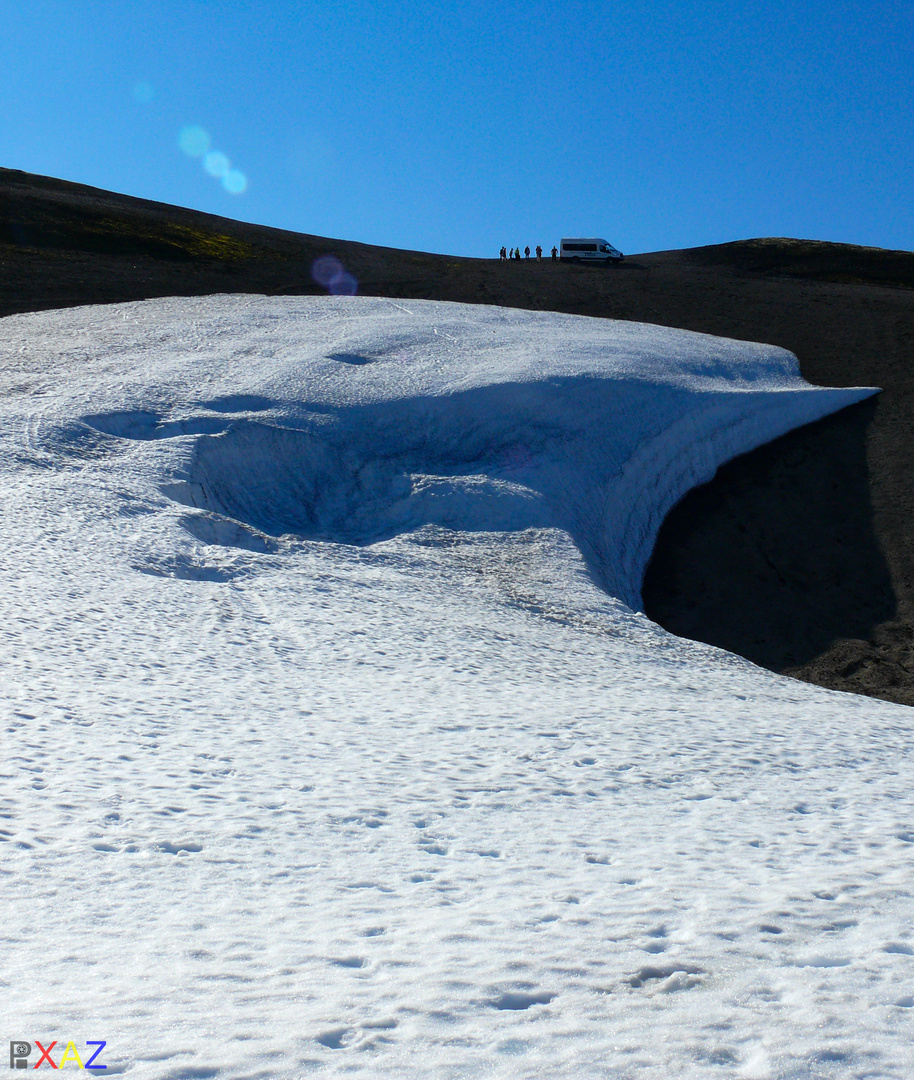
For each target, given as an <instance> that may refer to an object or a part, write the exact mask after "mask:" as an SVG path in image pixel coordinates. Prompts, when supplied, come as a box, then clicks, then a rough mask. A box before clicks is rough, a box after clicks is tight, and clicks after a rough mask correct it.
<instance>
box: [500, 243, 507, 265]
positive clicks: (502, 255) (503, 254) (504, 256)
mask: <svg viewBox="0 0 914 1080" xmlns="http://www.w3.org/2000/svg"><path fill="white" fill-rule="evenodd" d="M498 254H499V256H500V258H501V261H502V262H505V261H506V259H507V258H508V252H507V250H506V249H505V248H504V247H502V249H501V251H499V253H498Z"/></svg>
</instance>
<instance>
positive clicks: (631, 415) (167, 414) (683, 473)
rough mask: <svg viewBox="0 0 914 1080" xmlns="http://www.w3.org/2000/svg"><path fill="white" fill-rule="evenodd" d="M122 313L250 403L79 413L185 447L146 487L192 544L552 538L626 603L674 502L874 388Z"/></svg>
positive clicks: (504, 337) (458, 339) (756, 370)
mask: <svg viewBox="0 0 914 1080" xmlns="http://www.w3.org/2000/svg"><path fill="white" fill-rule="evenodd" d="M201 309H202V310H203V311H204V312H206V321H205V322H201V321H200V319H199V315H198V313H199V312H200V311H201ZM128 311H129V315H128V314H126V312H128ZM227 312H231V313H232V315H231V316H227V314H226V313H227ZM228 317H231V318H233V319H234V320H237V322H233V323H232V329H231V330H230V331H227V327H226V319H227V318H228ZM124 318H125V319H129V325H130V335H131V341H132V343H133V347H135V348H137V349H139V350H144V349H145V348H146V347H147V341H150V343H151V340H152V339H153V337H155V338H156V339H157V340H156V344H155V352H156V353H157V355H159V356H167V357H168V358H169V359H171V360H174V361H178V359H179V358H180V357H181V356H182V355H184V356H188V357H189V358H190V357H192V358H193V359H194V360H195V361H196V363H197V364H199V365H200V370H199V371H197V372H196V374H197V375H198V376H199V377H200V379H201V381H202V380H203V379H210V378H212V371H213V365H214V363H215V364H217V365H218V367H219V369H220V371H219V374H220V377H221V379H222V380H224V381H226V382H227V383H229V384H231V382H232V379H233V377H234V378H243V379H244V381H245V384H246V385H248V386H252V385H254V386H256V387H257V390H258V392H257V393H255V394H251V393H248V394H247V395H238V394H236V395H231V394H225V395H223V396H219V397H213V398H207V397H205V396H200V397H198V398H197V399H196V400H193V395H192V380H193V378H194V375H195V372H194V370H193V367H192V366H190V365H188V366H185V368H184V369H183V370H181V369H180V368H179V372H180V374H179V376H178V380H177V381H176V383H175V390H174V394H173V395H169V394H168V392H167V391H166V390H165V388H164V387H159V388H158V390H157V392H158V393H159V394H160V395H161V397H162V403H161V408H160V409H158V410H156V411H149V410H148V409H142V410H141V409H137V408H129V407H127V401H128V400H129V399H130V397H131V395H132V396H133V397H136V394H137V390H138V389H139V387H134V386H131V383H129V382H125V384H124V386H123V390H122V394H123V398H124V403H123V404H122V405H121V406H120V407H119V408H118V407H113V408H111V409H110V410H109V411H107V412H105V413H91V414H86V415H85V416H84V417H82V418H81V419H82V422H83V423H84V424H85V425H86V427H87V429H89V431H91V432H101V433H103V434H105V435H108V436H111V437H112V438H114V439H126V440H138V441H162V440H168V441H170V442H172V443H174V442H180V443H181V449H182V451H183V460H182V463H181V465H180V466H176V465H174V464H173V465H172V466H171V478H170V479H169V480H167V481H164V482H163V484H162V490H163V491H164V492H166V493H167V494H168V495H169V496H170V497H171V498H172V499H174V500H175V501H177V502H179V503H182V504H184V505H186V506H189V507H193V508H195V509H198V510H203V511H206V512H207V513H208V514H209V515H211V518H210V524H209V526H203V525H201V524H200V523H199V522H198V523H197V524H196V525H193V524H192V525H191V529H192V531H193V529H197V530H198V535H199V529H201V528H206V529H207V530H208V531H207V533H206V535H208V536H210V537H213V536H215V535H216V534H215V533H214V532H213V521H214V520H215V519H225V520H226V521H229V522H232V523H236V524H234V525H232V527H231V532H232V534H233V535H234V536H235V538H236V541H235V542H236V543H240V544H241V546H245V541H244V537H247V543H249V544H253V545H254V546H255V547H259V548H264V549H265V545H266V547H268V546H269V540H268V539H266V538H267V537H277V536H282V535H290V536H297V537H299V538H303V539H308V540H318V541H327V542H333V543H342V544H371V543H374V542H377V541H380V540H386V539H389V538H390V537H392V536H396V535H398V534H401V533H404V532H408V531H411V530H415V529H418V528H421V527H422V526H426V525H437V526H441V527H446V528H448V529H453V530H458V531H467V530H469V531H519V530H523V529H528V528H546V527H555V528H560V529H563V530H565V531H567V532H568V533H569V534H570V535H571V536H572V537H573V538H574V540H575V543H576V544H577V545H578V547H579V549H580V550H581V552H582V553H583V555H584V557H585V559H586V560H587V563H588V565H589V566H590V568H591V570H592V572H593V573H594V576H595V578H596V580H597V581H598V583H599V584H600V585H601V587H602V588H604V589H605V590H606V591H607V592H609V593H610V595H612V596H615V597H617V598H618V599H620V600H621V601H622V602H623V603H625V604H626V605H628V606H630V607H632V608H635V609H637V608H639V606H640V584H641V579H642V577H643V574H644V569H645V566H646V564H647V561H648V559H649V558H650V553H651V550H652V547H653V543H654V540H655V539H656V535H657V530H658V528H659V526H660V523H661V522H662V520H663V517H664V516H665V514H666V513H667V512H668V511H669V509H670V508H671V507H672V506H673V505H674V504H675V503H676V502H677V501H678V500H679V499H680V498H681V497H682V495H683V494H684V493H685V492H686V491H688V490H689V489H690V488H691V487H693V486H695V485H697V484H700V483H703V482H705V481H706V480H708V479H710V478H711V477H712V476H713V475H714V472H715V470H716V469H717V467H718V466H719V465H720V464H721V463H722V462H724V461H728V460H729V459H731V458H733V457H735V456H736V455H738V454H741V453H744V452H746V451H748V450H751V449H753V448H755V447H756V446H759V445H760V444H762V443H764V442H767V441H769V440H771V439H774V438H776V437H777V436H779V435H782V434H784V433H785V432H787V431H789V430H791V429H792V428H794V427H797V426H799V425H801V424H805V423H809V422H810V421H812V420H816V419H818V418H820V417H822V416H824V415H826V414H828V413H830V412H833V411H835V410H837V409H840V408H842V407H844V406H845V405H848V404H850V403H852V402H854V401H859V400H861V399H862V398H864V397H866V396H868V395H870V394H872V393H874V392H875V391H874V390H872V389H865V388H857V389H841V390H822V389H816V388H813V387H811V386H809V385H808V384H807V383H806V382H805V381H804V380H803V379H802V378H801V377H800V374H799V369H798V365H797V362H796V359H795V357H793V356H792V355H791V354H789V353H787V352H786V351H784V350H782V349H778V348H775V347H772V346H764V345H756V344H750V343H745V342H731V341H724V340H722V339H716V338H711V337H708V336H705V335H701V334H692V333H688V332H686V331H680V330H671V329H667V328H663V327H656V326H645V325H639V324H632V323H617V322H612V321H609V320H599V319H589V318H583V317H576V316H566V315H557V314H549V313H547V314H543V313H532V312H515V311H509V310H505V309H498V308H474V307H467V306H464V305H458V304H445V303H434V302H421V301H413V302H410V305H409V308H408V310H407V309H406V308H405V307H403V306H399V305H397V304H393V303H391V302H390V301H385V300H382V299H360V300H354V299H349V298H346V299H345V300H341V299H333V298H327V299H314V300H310V301H302V300H300V299H294V300H288V299H273V300H266V299H255V298H242V299H239V298H237V297H233V298H232V299H228V298H226V299H223V300H220V301H212V302H209V304H208V306H205V302H201V301H182V302H178V301H167V302H158V303H153V304H146V305H130V306H128V307H127V308H126V309H125V315H124ZM179 327H180V328H181V330H179V329H178V328H179ZM166 328H167V330H166ZM188 328H192V330H191V333H192V334H193V337H194V344H193V346H192V350H193V351H188V347H187V341H186V337H185V334H186V332H187V329H188ZM163 330H166V336H165V337H164V340H163V339H162V334H163ZM110 333H111V335H112V338H111V344H112V345H114V344H115V342H116V341H117V340H118V338H122V337H123V332H121V333H118V327H116V326H113V327H112V328H111V330H110ZM170 335H173V336H170ZM93 336H94V342H95V347H96V348H99V349H104V347H105V336H104V334H102V335H99V334H98V333H96V334H94V335H93ZM201 353H202V354H203V355H202V356H201V355H200V354H201ZM231 364H235V365H236V366H237V371H236V372H232V371H230V370H227V369H226V365H231ZM249 372H250V374H249ZM255 372H256V375H255V377H254V378H253V380H252V379H251V374H253V373H255ZM79 377H80V378H86V377H91V376H90V375H89V372H85V371H84V372H81V373H80V375H79ZM141 385H142V384H140V386H141ZM108 392H109V395H110V390H109V391H108ZM139 392H140V393H141V394H142V393H143V392H144V390H142V389H139ZM188 398H190V399H191V400H188ZM237 523H240V524H241V526H242V527H243V528H242V530H241V531H240V532H239V530H238V528H237ZM247 530H252V531H250V532H248V531H247ZM220 535H223V536H225V535H228V532H226V530H225V529H224V528H223V529H222V531H221V532H220Z"/></svg>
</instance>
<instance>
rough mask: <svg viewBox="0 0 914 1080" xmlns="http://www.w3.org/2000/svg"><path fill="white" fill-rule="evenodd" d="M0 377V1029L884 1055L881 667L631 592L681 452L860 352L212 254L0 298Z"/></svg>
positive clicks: (728, 1057)
mask: <svg viewBox="0 0 914 1080" xmlns="http://www.w3.org/2000/svg"><path fill="white" fill-rule="evenodd" d="M0 389H2V392H0V420H2V422H0V571H2V574H3V588H2V589H0V660H2V669H0V670H2V673H3V680H2V684H0V719H2V722H3V726H4V730H5V732H6V733H7V740H8V743H7V745H8V747H9V749H8V752H7V754H6V757H5V759H4V764H3V769H2V784H0V851H2V855H3V859H2V862H0V888H2V895H3V900H4V923H3V934H4V939H5V943H6V946H7V947H6V948H5V949H4V950H3V962H2V971H0V979H2V982H3V987H4V992H5V993H4V1006H3V1013H4V1017H5V1023H4V1030H5V1031H6V1032H7V1037H8V1038H9V1039H11V1040H18V1041H19V1042H21V1043H22V1045H23V1046H26V1045H28V1046H30V1047H36V1046H37V1042H38V1041H41V1043H42V1045H43V1046H49V1045H50V1043H51V1042H54V1041H55V1040H56V1044H55V1048H54V1049H53V1050H52V1052H51V1056H52V1059H53V1061H54V1062H55V1063H56V1064H58V1065H59V1064H60V1063H61V1062H62V1061H63V1057H64V1055H65V1054H66V1057H67V1062H66V1064H67V1065H69V1064H71V1063H75V1062H76V1060H77V1059H76V1057H75V1056H74V1055H75V1054H76V1053H77V1052H78V1053H79V1054H80V1055H81V1056H82V1060H83V1061H86V1060H87V1059H88V1058H89V1057H90V1054H91V1052H92V1050H93V1049H94V1046H90V1045H88V1044H89V1043H90V1042H92V1043H95V1044H97V1043H98V1041H100V1040H102V1041H105V1042H106V1045H105V1048H104V1054H103V1055H102V1057H101V1060H99V1059H96V1061H95V1064H96V1065H98V1064H102V1065H105V1066H107V1069H106V1071H107V1072H108V1073H112V1074H114V1073H117V1074H125V1075H127V1076H129V1077H131V1078H135V1080H190V1078H194V1077H195V1078H198V1080H199V1078H212V1080H242V1078H249V1080H254V1078H272V1077H277V1078H278V1077H289V1076H295V1077H298V1076H311V1075H314V1076H346V1077H365V1078H370V1080H375V1078H377V1077H385V1078H387V1077H390V1078H397V1077H399V1078H404V1080H406V1078H410V1080H416V1078H428V1080H442V1078H452V1080H457V1078H464V1077H477V1076H478V1077H481V1076H486V1077H493V1078H502V1080H508V1078H510V1080H521V1078H530V1077H537V1078H539V1077H549V1078H551V1080H589V1078H591V1077H594V1078H596V1077H631V1078H644V1080H648V1078H651V1080H654V1078H658V1077H670V1076H675V1077H682V1078H686V1077H690V1078H698V1077H700V1078H702V1080H704V1078H706V1077H715V1076H718V1075H721V1070H723V1073H725V1074H726V1075H739V1076H741V1077H745V1078H747V1080H748V1078H760V1080H761V1078H767V1080H777V1078H784V1080H787V1078H789V1077H801V1076H815V1077H822V1078H826V1077H834V1078H836V1080H837V1078H839V1077H840V1078H843V1077H846V1076H849V1075H864V1074H866V1075H877V1074H878V1075H880V1076H883V1075H884V1076H899V1077H900V1076H911V1075H914V1055H912V1049H911V1048H912V1046H914V1042H912V1040H911V1038H910V1032H909V1030H908V1027H909V1021H908V1020H907V1018H908V1017H910V1016H911V1015H914V1014H912V1013H911V1011H910V1010H911V1008H912V1007H914V998H912V996H911V977H910V976H911V973H910V964H911V956H912V955H914V944H912V941H911V925H912V917H914V907H912V901H911V891H910V880H911V854H912V852H914V807H912V804H911V792H912V790H914V762H912V755H911V736H910V710H908V709H905V708H903V707H901V706H893V705H890V704H888V703H885V702H879V701H873V700H870V699H859V698H855V697H853V696H851V695H841V694H834V693H829V692H827V691H823V690H820V689H818V688H816V687H812V686H808V685H805V684H802V683H798V682H794V681H792V680H790V679H785V678H780V677H778V676H775V675H773V674H771V673H770V672H765V671H761V670H760V669H758V668H755V667H753V665H751V664H749V663H748V662H747V661H745V660H742V659H741V658H739V657H736V656H732V655H729V654H727V653H723V652H721V651H719V650H716V649H713V648H710V647H708V646H704V645H701V644H698V643H695V642H688V641H683V640H681V639H678V638H675V637H673V636H672V635H670V634H667V633H665V632H664V631H663V630H661V629H660V628H659V627H657V626H655V625H654V624H652V623H651V622H650V621H649V620H648V619H647V618H646V617H645V616H644V615H643V614H641V613H639V611H638V606H639V598H638V591H639V585H640V581H641V575H642V572H643V568H644V564H645V561H646V559H647V558H648V555H649V552H650V548H651V544H652V542H653V537H654V535H655V532H656V529H657V525H658V524H659V522H660V520H661V518H662V517H663V515H664V513H665V512H666V510H667V508H668V507H669V506H670V505H672V503H673V502H675V500H676V499H678V498H679V497H680V496H681V494H682V493H683V492H684V491H685V490H686V489H687V488H689V487H690V486H691V485H693V484H696V483H699V482H701V481H702V480H704V479H706V478H707V477H709V476H710V475H711V474H712V473H713V471H714V470H715V468H716V467H717V466H718V465H719V464H720V463H721V462H722V461H725V460H726V459H728V458H729V457H731V456H733V455H734V454H737V453H741V452H743V451H745V450H748V449H750V448H752V447H754V446H756V445H758V444H759V443H761V442H764V441H765V440H766V439H771V438H774V437H775V436H777V435H779V434H781V433H782V432H784V431H786V430H788V429H789V428H790V427H792V426H794V425H796V424H800V423H805V422H807V421H810V420H814V419H815V418H817V417H819V416H822V415H824V414H825V413H827V412H829V411H831V410H833V409H838V408H841V407H842V406H844V405H846V404H848V403H850V402H852V401H856V400H859V399H860V398H862V397H865V396H866V395H867V394H870V393H872V392H873V391H872V390H867V389H851V390H822V389H816V388H814V387H811V386H808V385H807V384H806V383H804V382H803V380H802V379H801V378H800V377H799V375H798V372H797V365H796V361H795V359H794V358H793V357H792V356H791V355H790V354H788V353H786V352H783V351H781V350H779V349H774V348H770V347H768V346H764V345H753V344H747V343H741V342H733V341H722V340H719V339H715V338H709V337H702V336H699V335H695V334H687V333H682V332H679V331H674V330H668V329H663V328H659V327H651V326H639V325H634V324H628V323H613V322H609V321H603V320H594V319H586V318H574V317H568V316H561V315H552V314H542V313H539V314H534V313H528V312H519V311H508V310H500V309H496V308H472V307H466V306H459V305H452V304H436V303H419V302H410V303H404V304H397V303H393V302H391V301H387V300H381V299H356V298H316V299H311V298H305V299H303V298H283V299H267V298H264V297H236V296H231V297H210V298H206V299H171V300H158V301H150V302H145V303H138V304H125V305H116V306H111V307H95V308H82V309H73V310H68V311H58V312H46V313H42V314H36V315H23V316H14V317H10V318H7V319H3V320H0ZM735 602H738V600H737V599H736V598H735ZM71 1042H72V1044H73V1053H70V1052H69V1051H68V1050H66V1049H65V1048H66V1047H68V1045H69V1044H70V1043H71ZM20 1056H21V1055H20ZM26 1057H28V1055H26ZM38 1057H39V1054H38V1052H37V1050H36V1052H35V1053H34V1054H33V1055H32V1056H31V1057H28V1060H27V1061H26V1064H27V1065H30V1064H31V1065H34V1064H35V1063H37V1060H38ZM48 1067H50V1066H48Z"/></svg>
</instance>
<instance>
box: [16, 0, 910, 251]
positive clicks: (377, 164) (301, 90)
mask: <svg viewBox="0 0 914 1080" xmlns="http://www.w3.org/2000/svg"><path fill="white" fill-rule="evenodd" d="M0 94H2V115H0V165H2V166H5V167H7V168H15V169H24V170H27V171H29V172H36V173H43V174H46V175H50V176H57V177H62V178H64V179H67V180H75V181H79V182H82V183H87V184H94V185H96V186H98V187H103V188H109V189H111V190H114V191H119V192H124V193H126V194H129V195H138V196H141V197H144V198H149V199H157V200H161V201H164V202H169V203H177V204H180V205H183V206H190V207H194V208H196V209H200V210H206V211H209V212H211V213H217V214H224V215H226V216H229V217H236V218H241V219H243V220H246V221H254V222H258V223H260V224H265V225H274V226H277V227H280V228H287V229H294V230H297V231H301V232H309V233H317V234H319V235H324V236H333V237H341V238H346V239H352V240H361V241H365V242H367V243H375V244H385V245H390V246H394V247H403V248H415V249H420V250H426V251H439V252H451V253H454V254H460V255H479V256H494V255H495V254H496V253H497V250H498V248H499V247H500V246H501V245H502V244H505V245H507V246H512V245H514V244H520V245H521V246H523V245H525V244H528V243H529V244H530V245H531V246H533V245H535V244H536V243H542V244H543V245H544V246H551V245H552V243H553V242H555V241H557V240H558V239H559V238H560V237H561V236H563V235H574V234H578V235H581V234H591V235H594V234H596V235H600V236H605V237H607V238H608V239H609V240H610V241H612V242H613V243H614V244H615V245H616V246H617V247H619V248H621V249H622V250H623V251H625V252H638V251H652V250H660V249H664V248H676V247H688V246H693V245H698V244H711V243H719V242H722V241H726V240H735V239H741V238H745V237H751V236H798V237H809V238H815V239H824V240H838V241H845V242H849V243H858V244H873V245H877V246H880V247H894V248H906V249H911V248H914V200H912V196H914V147H912V134H914V16H912V13H911V9H910V8H908V7H907V5H906V4H903V3H898V2H893V3H887V2H883V0H870V2H869V3H867V4H863V3H861V2H859V0H854V2H849V0H804V2H800V0H770V2H765V0H762V2H757V3H746V2H740V0H735V2H734V0H692V2H689V3H684V2H677V0H666V2H657V3H646V2H642V0H630V2H627V3H617V2H608V0H565V2H564V3H559V2H549V3H543V2H540V0H525V2H523V3H515V2H507V3H500V2H498V0H490V2H476V0H438V2H436V3H427V2H425V0H415V2H413V3H405V2H389V3H388V2H385V0H375V2H369V0H343V2H338V3H329V2H325V0H308V2H304V0H302V2H301V3H287V2H284V0H273V2H268V0H264V2H261V3H256V2H253V0H247V2H244V3H242V2H238V0H219V2H216V0H145V2H142V3H130V2H118V0H109V2H101V0H5V2H4V3H3V4H2V5H0ZM198 129H202V132H204V133H205V136H206V137H208V147H207V139H206V137H204V136H203V135H201V132H200V130H198ZM182 132H184V143H185V146H186V147H188V148H189V149H192V150H195V151H198V152H199V151H200V150H201V149H204V148H208V151H209V154H210V156H209V157H207V156H206V155H205V154H198V156H196V157H193V156H190V155H189V154H188V153H186V152H184V151H183V150H182V149H181V145H180V140H181V136H182ZM195 139H196V144H195ZM207 164H208V165H209V168H210V170H211V172H212V173H214V174H215V175H210V173H208V172H207V171H206V168H205V166H206V165H207ZM241 188H244V190H240V189H241Z"/></svg>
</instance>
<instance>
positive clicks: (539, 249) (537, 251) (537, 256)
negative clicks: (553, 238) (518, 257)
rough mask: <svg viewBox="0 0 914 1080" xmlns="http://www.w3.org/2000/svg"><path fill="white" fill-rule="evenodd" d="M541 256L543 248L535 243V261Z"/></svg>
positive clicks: (538, 260)
mask: <svg viewBox="0 0 914 1080" xmlns="http://www.w3.org/2000/svg"><path fill="white" fill-rule="evenodd" d="M542 258H543V249H542V246H541V245H540V244H537V245H536V261H537V262H541V261H542Z"/></svg>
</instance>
